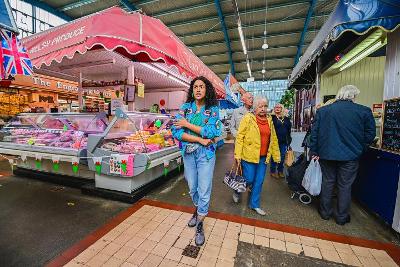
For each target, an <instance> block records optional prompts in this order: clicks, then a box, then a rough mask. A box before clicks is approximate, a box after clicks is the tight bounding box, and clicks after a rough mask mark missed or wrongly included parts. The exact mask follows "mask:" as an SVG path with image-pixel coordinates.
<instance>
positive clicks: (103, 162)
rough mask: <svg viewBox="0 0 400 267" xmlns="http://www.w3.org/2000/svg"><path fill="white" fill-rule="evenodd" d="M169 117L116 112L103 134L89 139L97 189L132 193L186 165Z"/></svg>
mask: <svg viewBox="0 0 400 267" xmlns="http://www.w3.org/2000/svg"><path fill="white" fill-rule="evenodd" d="M171 125H172V120H171V117H170V116H169V115H163V114H155V113H144V112H125V111H123V110H121V109H117V110H116V114H115V117H114V119H113V120H112V121H111V122H110V124H109V125H108V127H107V129H106V130H105V131H104V132H103V133H100V134H91V135H89V139H88V150H87V154H88V157H90V158H92V160H89V161H88V164H89V169H90V170H92V171H93V172H95V186H96V188H102V189H109V190H115V191H120V192H125V193H131V192H132V191H135V190H136V189H139V188H140V187H142V186H144V185H146V184H148V183H150V182H152V181H154V180H156V179H157V178H160V177H162V176H163V175H166V173H167V172H169V171H172V170H174V169H176V168H177V167H178V166H179V165H180V164H181V162H182V160H181V153H180V150H179V147H178V143H177V142H176V141H175V140H174V138H173V137H172V133H171V130H170V128H171Z"/></svg>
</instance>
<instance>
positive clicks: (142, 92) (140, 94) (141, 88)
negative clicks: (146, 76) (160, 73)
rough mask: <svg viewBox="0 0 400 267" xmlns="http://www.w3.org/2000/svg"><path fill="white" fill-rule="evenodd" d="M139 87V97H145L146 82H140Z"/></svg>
mask: <svg viewBox="0 0 400 267" xmlns="http://www.w3.org/2000/svg"><path fill="white" fill-rule="evenodd" d="M137 88H138V97H141V98H144V84H143V83H138V84H137Z"/></svg>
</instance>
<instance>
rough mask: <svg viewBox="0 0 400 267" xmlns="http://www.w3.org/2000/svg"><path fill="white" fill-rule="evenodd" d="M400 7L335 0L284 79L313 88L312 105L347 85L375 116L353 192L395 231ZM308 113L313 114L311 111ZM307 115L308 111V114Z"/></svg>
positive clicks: (399, 203)
mask: <svg viewBox="0 0 400 267" xmlns="http://www.w3.org/2000/svg"><path fill="white" fill-rule="evenodd" d="M399 25H400V5H399V4H398V3H394V2H393V1H392V2H388V1H380V0H374V1H364V2H361V1H360V2H358V3H351V4H350V3H349V2H348V1H343V0H341V1H339V3H338V5H337V7H336V9H335V10H334V11H333V12H332V14H331V16H330V17H329V19H328V21H327V22H326V23H325V24H324V26H323V27H322V28H321V30H320V32H319V33H318V35H317V36H316V38H315V39H314V41H313V42H312V43H311V44H310V46H309V47H308V49H307V50H306V52H305V53H304V55H303V56H302V58H301V60H300V61H299V63H298V64H297V65H296V66H295V68H294V70H293V72H292V74H291V75H290V77H289V85H290V86H291V87H293V88H296V89H302V88H304V87H305V85H308V86H309V87H308V88H309V89H311V88H315V97H314V99H315V101H313V103H312V105H311V107H312V108H313V107H314V110H315V107H316V106H317V105H318V104H320V103H323V102H326V101H327V100H329V99H331V98H334V97H335V95H336V93H337V91H338V90H339V89H340V88H341V87H342V86H344V85H346V84H354V85H356V86H357V87H358V88H359V89H360V91H361V93H360V95H359V97H358V98H357V99H356V102H357V103H359V104H362V105H365V106H368V107H370V108H371V110H372V111H373V114H374V116H375V118H376V124H377V128H376V132H377V138H376V142H375V143H374V144H373V145H372V146H371V147H370V149H369V151H368V152H367V153H366V154H365V155H364V156H363V158H362V159H361V160H360V171H359V177H358V179H357V180H356V182H355V183H354V185H353V193H354V194H353V196H354V197H355V198H356V199H357V200H358V201H359V202H360V203H362V204H363V205H364V206H365V207H367V208H368V209H369V210H370V211H372V212H374V213H376V214H377V215H378V216H379V217H380V218H381V219H382V220H383V221H384V222H386V223H387V224H389V225H391V227H392V228H393V229H395V230H396V231H398V232H400V182H399V177H400V167H399V166H400V153H399V152H400V150H399V142H400V131H399V125H400V121H399V120H398V118H399V114H400V113H399V111H400V105H399V101H398V98H399V97H400V89H399V87H398V84H399V82H400V75H399V65H398V62H399V61H400V51H399V49H398V47H399V44H400V29H399ZM297 94H298V99H297V102H296V118H297V122H296V123H297V124H296V126H297V128H298V129H300V130H301V129H303V128H306V127H307V124H308V120H304V116H305V115H307V114H305V113H306V112H307V111H306V110H305V108H306V107H308V105H307V104H306V103H307V98H306V97H304V95H302V93H301V91H300V92H298V93H297ZM310 112H311V114H310V116H311V117H312V114H313V113H314V112H313V110H311V111H310ZM307 116H308V117H310V116H309V115H307Z"/></svg>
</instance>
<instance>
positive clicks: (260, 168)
mask: <svg viewBox="0 0 400 267" xmlns="http://www.w3.org/2000/svg"><path fill="white" fill-rule="evenodd" d="M265 159H266V157H260V162H259V163H258V164H257V163H250V162H247V161H245V160H242V161H241V162H242V169H243V176H244V178H245V179H246V182H247V186H250V187H251V193H250V201H249V206H250V208H252V209H255V208H259V207H260V195H261V190H262V186H263V183H264V179H265V173H266V171H267V164H266V163H265Z"/></svg>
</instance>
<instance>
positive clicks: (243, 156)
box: [233, 97, 281, 216]
mask: <svg viewBox="0 0 400 267" xmlns="http://www.w3.org/2000/svg"><path fill="white" fill-rule="evenodd" d="M267 108H268V100H267V99H266V98H265V97H256V98H255V99H254V101H253V109H254V112H253V113H247V114H246V115H245V116H244V117H243V119H242V121H241V122H240V125H239V130H238V133H237V136H236V143H235V160H236V161H237V163H238V164H241V166H242V170H243V176H244V178H245V179H246V182H247V186H248V187H249V188H251V192H250V200H249V207H250V208H251V209H253V210H255V211H256V212H257V213H258V214H260V215H263V216H264V215H266V213H265V211H264V210H262V209H261V208H260V195H261V190H262V185H263V182H264V179H265V173H266V170H267V164H268V163H269V162H270V160H271V157H272V158H273V159H274V161H275V162H280V161H281V156H280V151H279V145H278V138H277V136H276V133H275V128H274V124H273V123H272V117H271V116H270V115H267ZM233 201H234V202H235V203H238V202H239V201H240V194H239V193H238V192H234V194H233Z"/></svg>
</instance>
